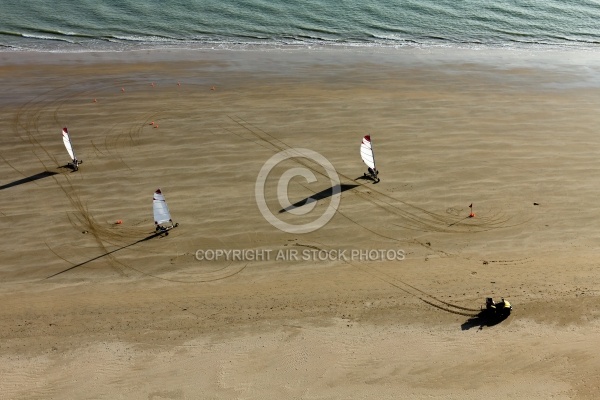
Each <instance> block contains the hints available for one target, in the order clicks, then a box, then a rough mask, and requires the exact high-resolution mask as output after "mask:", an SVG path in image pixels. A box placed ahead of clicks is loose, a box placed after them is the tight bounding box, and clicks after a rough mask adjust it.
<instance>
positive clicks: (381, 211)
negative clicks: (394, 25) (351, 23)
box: [0, 50, 600, 399]
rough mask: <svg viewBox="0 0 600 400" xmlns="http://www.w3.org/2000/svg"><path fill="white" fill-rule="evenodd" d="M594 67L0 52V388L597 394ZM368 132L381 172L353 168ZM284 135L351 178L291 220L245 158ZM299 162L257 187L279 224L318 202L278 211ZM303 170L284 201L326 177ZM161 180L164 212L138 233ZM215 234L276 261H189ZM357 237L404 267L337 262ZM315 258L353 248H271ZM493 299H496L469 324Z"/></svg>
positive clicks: (390, 57)
mask: <svg viewBox="0 0 600 400" xmlns="http://www.w3.org/2000/svg"><path fill="white" fill-rule="evenodd" d="M599 61H600V60H595V59H594V56H593V55H592V56H587V57H584V56H581V55H575V54H567V55H552V54H527V53H522V54H520V53H504V52H500V51H499V52H498V53H496V54H487V55H486V54H484V55H482V54H481V53H478V52H472V53H470V52H465V53H461V54H448V53H446V52H444V51H443V50H434V51H425V50H423V51H421V50H414V51H408V50H406V51H405V50H402V51H399V50H395V51H390V52H382V53H376V52H375V51H365V50H363V51H356V50H355V51H342V50H340V51H316V50H315V51H311V52H304V51H283V50H279V51H270V52H265V51H240V52H236V51H223V52H219V51H206V52H202V51H197V52H173V51H165V52H155V53H149V52H139V53H126V54H109V53H104V54H103V53H99V54H69V55H64V54H63V55H61V54H48V55H44V56H43V57H42V55H40V54H37V55H36V54H15V53H3V54H2V55H1V56H0V83H1V84H2V88H3V93H2V94H0V123H1V126H2V129H1V130H0V138H1V143H2V146H1V148H0V151H1V153H0V155H1V156H2V160H0V161H1V162H0V177H1V181H0V194H1V195H2V202H1V203H0V221H2V227H3V229H2V233H1V234H0V235H1V238H2V240H0V252H1V254H2V261H1V267H0V279H1V282H2V283H1V285H0V304H1V306H0V398H2V399H47V398H56V399H67V398H72V399H115V398H127V399H129V398H131V399H196V398H219V399H221V398H224V399H250V398H256V399H259V398H273V399H285V398H306V399H334V398H336V399H338V398H378V399H392V398H394V399H396V398H440V399H442V398H443V399H446V398H456V399H478V398H489V399H506V398H524V399H548V398H556V399H574V398H582V399H584V398H589V399H592V398H597V393H598V390H599V383H598V380H597V377H598V376H599V375H600V360H599V358H598V357H597V350H596V348H597V347H598V345H599V344H600V330H599V329H598V328H599V325H600V324H599V316H600V312H599V311H598V307H599V306H600V297H599V294H600V292H599V291H600V274H598V272H597V271H598V261H597V258H596V257H597V255H598V250H597V248H598V243H599V240H600V234H599V232H600V230H599V229H598V224H597V221H599V220H600V207H599V206H598V195H597V194H598V191H599V189H598V182H600V166H599V165H600V163H599V162H598V157H597V155H598V154H600V137H599V136H598V134H597V128H598V126H600V113H599V112H598V105H599V104H600V85H598V82H596V80H595V76H597V74H598V70H599V69H598V65H600V62H599ZM178 82H179V85H178ZM152 84H154V85H152ZM213 87H214V90H211V88H213ZM94 100H95V101H94ZM152 122H153V123H154V124H153V125H151V123H152ZM63 126H68V127H69V130H70V132H71V135H72V139H73V142H74V145H75V149H76V151H77V153H78V155H79V158H81V159H83V160H84V163H83V165H82V166H81V168H80V170H79V171H78V172H76V173H71V172H70V171H69V170H68V169H66V168H62V166H64V165H65V164H66V162H67V161H68V156H67V154H66V151H65V149H64V148H63V145H62V143H61V136H60V131H61V128H62V127H63ZM155 126H158V127H155ZM366 133H371V134H372V135H373V139H374V143H375V148H376V152H377V160H378V164H379V169H380V171H381V173H380V177H381V182H380V183H379V184H378V185H372V184H370V183H369V182H365V181H363V180H355V178H357V177H359V176H361V175H362V173H363V172H364V171H365V167H364V166H363V164H362V162H361V161H360V159H359V156H358V144H359V143H360V138H361V136H362V135H364V134H366ZM296 147H303V148H309V149H312V150H315V151H318V152H319V153H321V154H322V155H323V156H325V157H326V158H327V159H328V160H329V161H330V162H331V163H332V164H333V166H334V167H335V168H336V170H337V173H338V174H339V177H340V180H341V183H342V184H345V185H358V186H356V187H350V188H349V189H348V190H346V191H344V192H343V193H342V194H341V202H340V205H339V209H338V212H337V213H336V214H335V215H334V217H333V219H332V220H331V221H330V222H329V223H327V224H326V225H325V226H323V227H322V228H321V229H318V230H316V231H314V232H311V233H306V234H293V233H286V232H282V231H280V230H278V229H276V228H275V227H273V226H272V225H270V224H269V223H268V222H267V221H266V220H265V218H263V216H262V215H261V213H260V211H259V208H258V207H257V203H256V200H255V182H256V179H257V176H258V174H259V171H260V169H261V167H262V166H263V164H264V163H265V162H266V161H267V160H268V159H269V158H270V157H271V156H273V155H274V154H275V153H277V152H279V151H280V150H284V149H288V148H296ZM303 165H305V166H308V167H310V169H312V170H313V171H316V172H321V173H323V172H325V171H324V170H323V168H321V167H319V166H318V165H316V164H314V163H311V162H306V160H304V161H303V164H300V163H296V162H294V161H293V160H288V161H286V162H284V163H282V164H281V165H280V166H278V167H277V168H276V169H275V170H274V171H273V173H272V174H270V175H269V177H268V179H267V181H266V182H267V187H268V188H267V190H266V198H267V204H268V205H269V208H270V209H271V210H272V211H273V212H274V214H275V215H277V216H278V217H281V218H282V219H284V220H285V221H288V222H291V223H299V222H306V221H308V220H310V219H311V218H313V217H314V216H315V215H317V216H318V215H320V213H322V212H323V211H324V210H325V209H326V208H327V206H328V205H329V204H330V202H331V197H327V196H325V198H323V199H321V200H319V201H317V203H316V207H315V209H314V210H313V211H312V212H311V213H309V214H308V215H306V216H295V215H292V214H290V213H281V214H280V213H278V212H277V211H278V210H279V208H281V206H280V205H279V204H278V202H277V199H276V191H275V186H276V184H277V181H278V179H279V176H280V175H281V173H282V172H283V171H285V169H286V168H297V167H302V166H303ZM316 176H317V178H318V180H317V182H313V183H308V182H306V181H305V180H304V179H303V178H294V180H292V182H291V183H290V185H289V188H288V189H289V197H290V201H291V202H292V203H294V202H296V201H299V200H302V199H305V198H307V197H310V196H311V195H313V194H314V193H319V192H321V191H323V190H326V189H328V188H330V187H331V183H330V181H329V180H328V179H325V178H324V177H323V176H322V175H319V174H318V173H317V174H316ZM158 187H160V188H161V189H162V190H163V193H164V194H165V196H166V198H167V201H168V203H169V206H170V208H171V212H172V215H173V218H174V220H175V221H177V222H178V223H179V224H180V226H179V227H178V228H177V229H175V230H173V231H171V234H170V235H169V236H166V237H150V238H149V239H148V240H143V239H144V238H147V237H149V235H151V233H152V231H153V228H154V226H153V225H154V224H153V218H152V215H151V204H150V195H151V194H152V193H153V191H154V190H155V189H156V188H158ZM470 203H473V206H474V209H473V211H474V212H475V213H476V217H475V218H468V214H469V208H468V206H469V204H470ZM534 203H536V204H537V205H534ZM313 219H314V218H313ZM117 220H122V221H123V223H122V224H120V225H117V224H115V221H117ZM217 249H229V250H235V249H247V250H250V251H259V250H262V251H263V252H264V253H263V254H268V255H269V257H266V258H265V259H263V260H248V259H246V260H244V261H239V260H233V261H232V260H226V259H224V258H223V257H222V258H220V259H218V260H213V261H207V260H204V261H198V260H197V258H196V255H197V251H198V250H200V252H201V253H202V252H205V251H207V250H217ZM372 249H379V250H385V251H387V250H392V251H394V252H396V253H395V254H404V255H405V259H403V260H402V259H400V257H396V259H391V258H390V257H388V255H387V253H386V257H384V258H385V259H384V260H381V259H379V260H378V259H373V258H372V257H370V258H369V259H368V260H362V261H361V260H356V259H353V258H352V257H351V255H352V251H359V250H363V251H365V250H372ZM318 250H327V251H330V252H332V253H330V254H334V255H335V254H336V253H335V252H342V251H344V250H345V251H346V252H347V253H346V255H347V257H346V259H344V257H337V258H336V257H331V258H332V259H328V260H320V259H309V260H303V259H299V260H296V261H295V260H293V259H289V257H288V259H283V260H282V259H280V260H277V259H275V258H276V255H277V254H278V253H279V252H280V251H281V252H285V251H287V253H285V254H288V255H290V254H292V253H291V252H290V251H297V252H298V254H306V253H305V252H311V251H315V252H316V251H318ZM398 251H400V253H398ZM203 254H204V253H203ZM206 254H209V253H206ZM309 254H312V253H309ZM317 254H319V255H321V254H323V253H317ZM317 258H318V257H317ZM486 296H493V297H495V298H499V297H500V296H504V297H506V298H507V299H508V300H510V301H511V302H512V304H513V306H514V312H513V314H512V315H511V316H510V317H509V318H508V319H507V320H505V321H503V322H501V323H499V324H496V325H491V326H488V325H487V324H483V325H482V326H480V325H481V324H480V322H482V321H480V320H479V319H477V318H475V319H473V317H472V316H473V315H474V314H477V312H478V310H479V307H480V306H481V305H482V304H483V302H484V299H485V297H486Z"/></svg>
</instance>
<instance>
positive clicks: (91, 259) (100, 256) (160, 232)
mask: <svg viewBox="0 0 600 400" xmlns="http://www.w3.org/2000/svg"><path fill="white" fill-rule="evenodd" d="M165 233H166V232H163V231H158V232H154V233H152V234H151V235H148V236H146V237H145V238H143V239H140V240H136V241H135V242H133V243H129V244H126V245H125V246H121V247H119V248H116V249H114V250H111V251H107V252H106V253H104V254H100V255H99V256H96V257H94V258H90V259H89V260H86V261H83V262H80V263H79V264H75V265H73V266H71V267H69V268H67V269H63V270H62V271H59V272H57V273H55V274H52V275H50V276H47V277H46V279H50V278H53V277H55V276H57V275H60V274H64V273H65V272H68V271H71V270H73V269H75V268H78V267H81V266H84V265H86V264H89V263H91V262H92V261H95V260H98V259H100V258H102V257H106V256H108V255H111V254H113V253H116V252H117V251H120V250H123V249H126V248H128V247H131V246H135V245H136V244H138V243H142V242H145V241H147V240H150V239H153V238H155V237H157V236H162V235H164V234H165Z"/></svg>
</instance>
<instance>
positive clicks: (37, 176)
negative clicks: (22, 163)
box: [0, 171, 58, 190]
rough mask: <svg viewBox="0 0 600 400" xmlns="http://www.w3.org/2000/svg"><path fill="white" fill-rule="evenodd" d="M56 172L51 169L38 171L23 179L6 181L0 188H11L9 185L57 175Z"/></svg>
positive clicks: (17, 184)
mask: <svg viewBox="0 0 600 400" xmlns="http://www.w3.org/2000/svg"><path fill="white" fill-rule="evenodd" d="M57 174H58V172H53V171H43V172H39V173H37V174H33V175H30V176H28V177H25V178H23V179H19V180H16V181H13V182H10V183H7V184H5V185H2V186H0V190H4V189H8V188H11V187H14V186H19V185H23V184H24V183H29V182H34V181H37V180H39V179H44V178H47V177H49V176H52V175H57Z"/></svg>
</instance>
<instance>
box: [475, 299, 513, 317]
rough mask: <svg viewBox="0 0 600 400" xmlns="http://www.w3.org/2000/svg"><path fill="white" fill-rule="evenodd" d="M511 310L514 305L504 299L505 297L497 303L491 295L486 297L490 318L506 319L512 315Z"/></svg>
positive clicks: (486, 310)
mask: <svg viewBox="0 0 600 400" xmlns="http://www.w3.org/2000/svg"><path fill="white" fill-rule="evenodd" d="M482 311H483V310H482ZM511 311H512V306H511V305H510V303H509V302H508V301H506V300H504V297H503V298H502V300H500V301H499V302H497V303H496V302H494V299H492V298H491V297H488V298H487V299H485V312H486V314H487V316H488V317H490V318H498V319H504V318H506V317H508V316H509V315H510V312H511Z"/></svg>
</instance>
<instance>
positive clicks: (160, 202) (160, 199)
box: [152, 189, 173, 225]
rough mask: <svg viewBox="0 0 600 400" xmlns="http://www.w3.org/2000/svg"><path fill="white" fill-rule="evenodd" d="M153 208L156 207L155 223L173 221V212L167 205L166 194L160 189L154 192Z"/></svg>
mask: <svg viewBox="0 0 600 400" xmlns="http://www.w3.org/2000/svg"><path fill="white" fill-rule="evenodd" d="M152 208H153V209H154V223H155V224H156V225H158V224H162V223H163V222H171V223H172V222H173V221H171V213H170V212H169V207H167V202H166V201H165V196H163V194H162V192H161V191H160V189H156V192H154V197H153V198H152Z"/></svg>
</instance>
